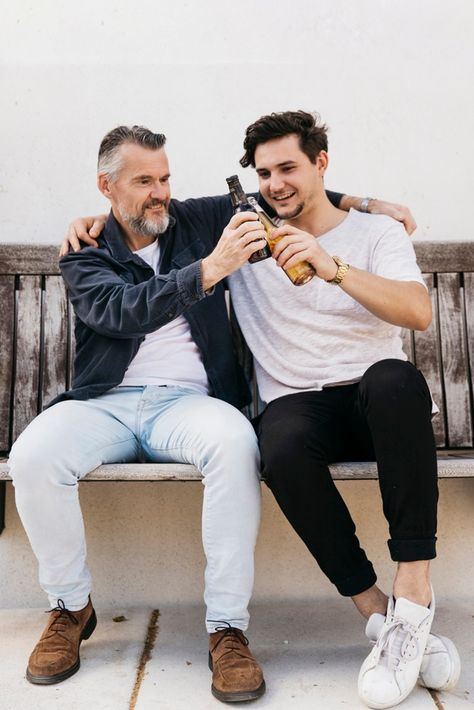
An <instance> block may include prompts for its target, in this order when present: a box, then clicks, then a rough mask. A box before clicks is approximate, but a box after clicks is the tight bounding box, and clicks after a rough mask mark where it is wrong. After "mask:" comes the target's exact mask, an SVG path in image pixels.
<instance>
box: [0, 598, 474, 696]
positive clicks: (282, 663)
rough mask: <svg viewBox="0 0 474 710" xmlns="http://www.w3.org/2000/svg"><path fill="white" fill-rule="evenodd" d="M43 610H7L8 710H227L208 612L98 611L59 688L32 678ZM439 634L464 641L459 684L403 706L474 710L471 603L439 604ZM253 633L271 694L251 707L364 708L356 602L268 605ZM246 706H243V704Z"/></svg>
mask: <svg viewBox="0 0 474 710" xmlns="http://www.w3.org/2000/svg"><path fill="white" fill-rule="evenodd" d="M42 612H43V610H40V609H10V610H8V609H3V610H0V667H1V669H2V670H1V674H0V709H1V710H55V709H57V710H86V709H87V710H181V709H182V710H189V708H192V709H193V710H218V708H222V707H224V706H223V704H222V703H220V702H219V701H218V700H215V699H214V698H213V697H212V695H211V693H210V681H211V674H210V671H209V670H208V668H207V643H206V642H207V639H206V634H205V631H204V627H203V623H202V622H203V619H202V617H203V608H202V607H201V606H191V605H182V606H170V605H166V606H163V607H160V605H159V603H158V602H157V605H156V608H153V607H145V606H142V607H140V608H118V607H117V608H113V609H112V608H98V609H97V613H98V619H99V624H98V626H97V629H96V631H95V632H94V634H93V635H92V637H91V638H90V640H89V641H85V642H84V643H83V645H82V651H81V660H82V667H81V669H80V671H79V672H78V673H77V674H76V675H75V676H73V677H72V678H70V679H69V680H67V681H65V682H63V683H61V684H59V685H57V686H39V687H38V686H33V685H30V684H29V683H28V682H27V681H26V680H25V666H26V660H27V658H28V655H29V653H30V651H31V649H32V647H33V646H34V644H35V642H36V641H37V638H38V637H39V635H40V633H41V630H42V628H43V625H44V623H45V616H44V614H43V613H42ZM435 630H437V631H439V632H440V633H442V634H445V635H449V636H450V637H451V638H452V639H453V640H454V641H455V642H456V644H457V646H458V648H459V651H460V654H461V658H462V662H463V669H462V674H461V678H460V681H459V684H458V686H457V688H455V689H454V691H452V692H450V693H439V694H434V693H430V692H429V691H427V690H425V689H423V688H421V687H417V688H416V689H415V690H414V691H413V693H412V694H411V696H410V697H409V698H408V699H407V700H406V701H405V702H404V703H403V704H402V705H401V706H400V708H403V710H443V709H444V710H469V708H470V707H472V705H474V618H473V606H472V602H471V601H470V600H469V599H466V600H462V599H456V601H455V602H453V601H450V602H449V605H448V602H447V600H446V599H438V601H437V613H436V620H435ZM248 635H249V637H250V640H251V647H252V650H253V652H254V653H255V655H256V656H257V657H258V659H259V661H260V662H261V664H262V666H263V668H264V672H265V677H266V682H267V692H266V694H265V695H264V696H263V698H261V699H260V700H258V701H256V702H254V703H249V704H244V705H243V706H242V705H241V706H240V707H252V708H253V707H255V708H259V709H261V710H264V709H265V708H271V709H272V710H289V709H291V708H295V710H336V709H339V708H341V709H342V708H346V709H347V710H358V709H359V708H360V709H362V708H364V707H365V706H364V705H363V704H362V703H361V702H360V701H359V699H358V697H357V674H358V670H359V667H360V664H361V663H362V661H363V659H364V658H365V656H366V655H367V653H368V651H369V645H368V642H367V641H366V639H365V636H364V634H363V622H362V620H361V619H360V617H359V616H358V614H357V612H356V611H355V609H354V608H353V607H352V605H351V604H350V602H349V601H347V600H344V599H336V600H334V599H326V600H325V599H318V600H317V601H314V602H308V601H294V602H291V603H290V602H271V603H258V604H255V605H254V606H253V608H252V624H251V628H250V629H249V632H248ZM237 707H239V706H237Z"/></svg>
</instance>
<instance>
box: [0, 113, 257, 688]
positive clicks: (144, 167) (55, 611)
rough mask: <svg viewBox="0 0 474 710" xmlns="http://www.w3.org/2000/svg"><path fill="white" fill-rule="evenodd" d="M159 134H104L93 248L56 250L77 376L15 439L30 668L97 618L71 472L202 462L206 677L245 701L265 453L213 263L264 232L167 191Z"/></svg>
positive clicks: (71, 648)
mask: <svg viewBox="0 0 474 710" xmlns="http://www.w3.org/2000/svg"><path fill="white" fill-rule="evenodd" d="M164 144H165V137H164V136H163V135H161V134H155V133H152V132H151V131H149V130H147V129H145V128H141V127H137V126H135V127H133V128H127V127H119V128H117V129H115V130H113V131H111V132H110V133H109V134H107V135H106V136H105V138H104V139H103V141H102V143H101V146H100V150H99V161H98V186H99V189H100V190H101V192H102V193H103V194H104V195H105V196H106V197H107V199H108V200H110V203H111V207H112V209H111V213H110V215H109V218H108V220H107V224H106V226H105V230H104V232H103V234H102V236H101V239H100V248H99V249H92V248H85V249H83V250H82V251H81V252H79V253H74V252H73V253H71V254H70V255H68V256H66V257H65V258H64V259H63V260H62V262H61V271H62V274H63V276H64V279H65V282H66V284H67V288H68V291H69V295H70V298H71V302H72V304H73V306H74V310H75V313H76V318H77V320H76V344H77V349H76V361H75V375H74V382H73V386H72V389H71V390H69V391H68V392H65V393H64V394H62V395H61V396H60V397H58V398H57V400H56V402H55V403H54V406H52V407H50V408H48V409H47V410H46V411H45V412H43V413H42V414H40V415H39V416H38V417H37V418H36V419H35V420H34V421H33V422H32V423H31V424H30V425H29V426H28V427H27V429H26V430H25V431H24V432H23V434H22V435H21V436H20V437H19V439H18V440H17V442H16V443H15V445H14V446H13V449H12V452H11V456H10V460H9V465H10V473H11V476H12V478H13V482H14V485H15V492H16V502H17V507H18V511H19V514H20V517H21V519H22V522H23V525H24V527H25V530H26V532H27V534H28V537H29V540H30V542H31V545H32V548H33V551H34V553H35V555H36V556H37V559H38V563H39V575H40V583H41V586H42V588H43V590H44V591H45V592H46V593H47V595H48V597H49V601H50V604H51V608H52V611H51V614H50V617H49V621H48V623H47V626H46V629H45V631H44V633H43V635H42V636H41V639H40V640H39V642H38V644H37V645H36V647H35V649H34V650H33V652H32V654H31V656H30V659H29V663H28V669H27V678H28V680H29V681H30V682H32V683H37V684H50V683H57V682H59V681H62V680H64V679H66V678H68V677H69V676H71V675H72V674H73V673H75V672H76V671H77V670H78V669H79V663H80V660H79V646H80V644H81V641H82V640H84V639H87V638H89V636H90V635H91V634H92V632H93V631H94V628H95V625H96V615H95V612H94V609H93V606H92V602H91V599H90V591H91V578H90V574H89V571H88V568H87V564H86V546H85V539H84V526H83V520H82V515H81V510H80V506H79V499H78V485H77V484H78V482H79V481H80V479H81V478H82V477H83V476H85V474H87V472H89V471H91V470H93V469H94V468H96V467H97V466H98V465H100V464H103V463H110V462H125V461H154V462H182V463H191V464H195V465H196V466H197V467H198V468H199V470H200V471H201V472H202V474H203V484H204V503H203V525H202V535H203V544H204V550H205V553H206V558H207V566H206V573H205V601H206V606H207V614H206V627H207V631H208V633H209V652H210V665H211V667H212V668H213V682H212V692H213V693H214V695H215V696H216V697H217V698H219V699H220V700H222V701H238V700H251V699H254V698H258V697H259V696H261V695H262V694H263V692H264V691H265V683H264V680H263V675H262V672H261V670H260V668H259V666H258V664H257V662H256V661H255V660H254V658H253V656H252V654H251V652H250V650H249V648H248V641H247V639H246V638H245V636H244V633H243V632H244V631H245V629H246V628H247V625H248V619H249V615H248V610H247V607H248V602H249V599H250V595H251V591H252V585H253V555H254V546H255V540H256V535H257V529H258V524H259V516H260V484H259V452H258V445H257V440H256V437H255V434H254V431H253V429H252V426H251V424H250V423H249V421H248V420H247V419H246V418H245V417H244V416H243V414H241V413H240V412H239V411H238V409H239V408H241V407H242V406H244V405H245V404H246V402H247V401H248V392H247V388H246V384H245V382H244V379H243V376H242V374H241V372H240V370H239V368H238V365H237V363H236V362H235V360H234V355H233V348H232V343H231V334H230V328H229V325H228V321H227V311H226V306H225V300H224V288H223V285H222V284H218V283H217V281H218V279H217V278H215V277H214V276H213V273H215V272H217V271H219V273H221V271H222V270H223V273H226V274H227V273H230V270H231V269H234V268H238V267H239V266H241V265H242V264H243V263H244V262H246V261H247V259H248V258H249V256H250V255H251V254H252V253H253V252H254V251H255V250H256V249H258V248H261V247H262V245H263V244H264V242H263V240H262V238H263V231H262V228H261V226H259V224H258V223H254V225H252V229H251V230H249V228H248V225H247V224H246V225H245V226H241V223H242V221H243V217H242V216H235V217H233V218H232V220H231V224H230V227H229V228H227V229H226V230H225V231H224V234H223V235H222V238H221V239H220V240H219V238H220V237H221V234H222V230H223V228H224V226H225V225H226V223H227V221H228V220H229V217H230V216H231V214H232V211H231V207H230V201H229V200H228V199H227V198H225V199H220V200H211V199H210V200H204V201H193V200H190V201H188V202H186V203H180V202H177V201H174V200H171V196H170V185H169V177H170V171H169V166H168V160H167V157H166V153H165V149H164ZM235 236H237V237H241V238H237V239H235ZM217 242H218V244H217V247H216V243H217ZM206 255H210V256H209V257H208V260H207V261H206V260H204V261H203V257H205V256H206Z"/></svg>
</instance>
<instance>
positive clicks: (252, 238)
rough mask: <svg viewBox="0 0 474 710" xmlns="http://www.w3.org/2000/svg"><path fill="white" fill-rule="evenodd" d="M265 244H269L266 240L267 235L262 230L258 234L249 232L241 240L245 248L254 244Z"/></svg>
mask: <svg viewBox="0 0 474 710" xmlns="http://www.w3.org/2000/svg"><path fill="white" fill-rule="evenodd" d="M256 241H259V242H262V241H263V242H265V243H267V240H266V233H265V232H264V231H262V230H259V231H258V232H247V233H246V234H244V235H243V236H242V237H241V238H240V242H241V244H243V245H244V246H247V244H252V242H256Z"/></svg>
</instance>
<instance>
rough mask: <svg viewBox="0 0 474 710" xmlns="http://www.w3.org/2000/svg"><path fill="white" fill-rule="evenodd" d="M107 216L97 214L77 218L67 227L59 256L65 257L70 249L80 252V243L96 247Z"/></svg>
mask: <svg viewBox="0 0 474 710" xmlns="http://www.w3.org/2000/svg"><path fill="white" fill-rule="evenodd" d="M106 221H107V215H105V214H99V215H96V216H91V217H78V219H75V220H74V222H71V224H70V225H69V227H68V230H67V233H66V236H65V237H64V240H63V243H62V244H61V248H60V250H59V256H60V257H61V256H66V254H68V252H69V251H70V249H72V250H73V251H80V248H81V245H80V242H84V244H88V245H89V246H91V247H96V246H97V239H98V237H99V236H100V233H101V232H102V230H103V229H104V226H105V223H106Z"/></svg>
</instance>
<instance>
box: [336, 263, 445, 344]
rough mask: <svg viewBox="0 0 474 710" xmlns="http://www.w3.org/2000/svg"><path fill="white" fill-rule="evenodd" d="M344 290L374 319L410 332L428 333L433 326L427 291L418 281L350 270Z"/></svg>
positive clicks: (345, 279)
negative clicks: (398, 279)
mask: <svg viewBox="0 0 474 710" xmlns="http://www.w3.org/2000/svg"><path fill="white" fill-rule="evenodd" d="M335 288H342V289H343V291H345V292H346V293H347V294H348V295H349V296H351V297H352V298H353V299H354V300H355V301H357V302H358V303H360V304H361V306H364V308H366V309H367V310H368V311H370V313H373V315H374V316H377V318H380V319H381V320H384V321H386V322H387V323H392V325H398V326H400V327H402V328H410V329H411V330H426V328H427V327H428V326H429V324H430V323H431V315H432V314H431V301H430V297H429V295H428V292H427V290H426V288H425V287H424V286H423V285H422V284H421V283H418V282H416V281H396V280H394V279H386V278H384V277H382V276H377V275H376V274H371V273H370V272H368V271H363V270H362V269H357V268H356V267H351V268H350V269H349V271H348V272H347V274H346V275H345V277H344V280H343V281H342V283H341V285H340V286H339V287H335Z"/></svg>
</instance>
